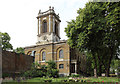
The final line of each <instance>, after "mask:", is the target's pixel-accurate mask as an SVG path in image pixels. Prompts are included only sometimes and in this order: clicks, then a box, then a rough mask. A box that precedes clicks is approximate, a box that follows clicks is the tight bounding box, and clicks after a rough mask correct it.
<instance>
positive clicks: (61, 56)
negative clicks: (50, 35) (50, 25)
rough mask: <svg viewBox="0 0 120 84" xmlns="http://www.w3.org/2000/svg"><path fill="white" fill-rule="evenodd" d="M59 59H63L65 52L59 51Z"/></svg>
mask: <svg viewBox="0 0 120 84" xmlns="http://www.w3.org/2000/svg"><path fill="white" fill-rule="evenodd" d="M59 58H63V50H60V51H59Z"/></svg>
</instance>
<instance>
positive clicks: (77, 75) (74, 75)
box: [71, 74, 80, 77]
mask: <svg viewBox="0 0 120 84" xmlns="http://www.w3.org/2000/svg"><path fill="white" fill-rule="evenodd" d="M79 76H80V75H79V74H73V75H71V77H79Z"/></svg>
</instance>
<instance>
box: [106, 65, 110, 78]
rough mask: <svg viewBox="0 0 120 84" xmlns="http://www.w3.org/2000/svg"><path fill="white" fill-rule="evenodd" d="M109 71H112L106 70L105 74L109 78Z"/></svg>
mask: <svg viewBox="0 0 120 84" xmlns="http://www.w3.org/2000/svg"><path fill="white" fill-rule="evenodd" d="M109 70H110V67H109V68H107V69H106V73H105V76H106V77H109Z"/></svg>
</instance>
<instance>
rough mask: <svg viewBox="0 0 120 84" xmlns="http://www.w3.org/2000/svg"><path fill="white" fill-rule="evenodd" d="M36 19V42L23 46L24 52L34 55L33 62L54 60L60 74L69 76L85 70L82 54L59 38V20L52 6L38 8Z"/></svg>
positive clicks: (40, 62)
mask: <svg viewBox="0 0 120 84" xmlns="http://www.w3.org/2000/svg"><path fill="white" fill-rule="evenodd" d="M37 21H38V32H37V43H36V45H33V46H28V47H25V54H27V55H32V56H35V62H37V63H39V64H41V65H45V64H46V63H45V62H46V61H49V60H53V61H55V62H56V64H57V69H59V74H60V75H64V76H69V75H71V74H79V73H80V72H81V71H85V70H86V67H85V66H83V65H85V56H84V54H82V53H79V52H77V50H76V49H72V48H70V46H69V45H68V44H67V41H66V40H60V22H61V20H60V17H59V15H57V14H56V13H55V11H54V7H49V10H47V11H45V12H41V10H40V11H39V13H38V16H37ZM81 60H82V61H81ZM81 65H82V66H83V67H81Z"/></svg>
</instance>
